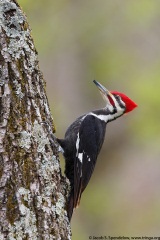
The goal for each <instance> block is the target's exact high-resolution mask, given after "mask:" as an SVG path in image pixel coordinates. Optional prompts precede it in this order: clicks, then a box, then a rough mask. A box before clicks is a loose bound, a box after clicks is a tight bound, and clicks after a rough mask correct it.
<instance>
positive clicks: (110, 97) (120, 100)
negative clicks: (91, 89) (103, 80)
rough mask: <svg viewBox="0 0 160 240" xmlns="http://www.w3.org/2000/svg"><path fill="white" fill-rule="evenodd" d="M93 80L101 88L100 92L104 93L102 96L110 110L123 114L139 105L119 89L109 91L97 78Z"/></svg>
mask: <svg viewBox="0 0 160 240" xmlns="http://www.w3.org/2000/svg"><path fill="white" fill-rule="evenodd" d="M93 82H94V83H95V84H96V86H97V87H98V89H99V90H100V93H101V94H102V97H103V99H104V100H105V102H106V104H107V106H106V107H107V108H108V109H109V110H111V111H112V110H116V112H117V113H119V114H120V115H123V114H124V113H128V112H130V111H132V110H133V109H134V108H136V107H137V104H136V103H135V102H133V101H132V100H131V99H130V98H129V97H127V96H126V95H125V94H123V93H120V92H117V91H108V90H107V89H106V88H105V87H104V86H102V84H100V83H99V82H97V81H96V80H93Z"/></svg>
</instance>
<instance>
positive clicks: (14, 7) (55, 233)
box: [0, 0, 71, 240]
mask: <svg viewBox="0 0 160 240" xmlns="http://www.w3.org/2000/svg"><path fill="white" fill-rule="evenodd" d="M42 37H43V36H42ZM42 121H47V122H48V123H49V125H50V126H51V128H52V130H53V131H54V126H53V121H52V116H51V113H50V109H49V106H48V100H47V97H46V92H45V83H44V79H43V75H42V73H41V72H40V70H39V65H38V60H37V52H36V49H35V47H34V43H33V40H32V38H31V35H30V28H29V25H28V23H27V21H26V17H25V15H24V14H23V12H22V10H21V9H20V7H19V5H18V3H17V2H16V0H0V239H1V240H2V239H12V240H13V239H19V240H20V239H32V240H36V239H45V240H46V239H56V240H58V239H70V235H71V232H70V224H69V222H68V217H67V212H66V210H65V205H66V201H67V195H68V191H69V187H68V186H69V183H68V181H66V178H65V177H63V176H62V175H61V170H60V165H59V159H58V154H57V148H56V145H54V146H51V144H50V139H49V135H48V134H49V132H48V128H46V127H45V125H43V124H41V122H42Z"/></svg>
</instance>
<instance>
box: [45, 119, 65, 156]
mask: <svg viewBox="0 0 160 240" xmlns="http://www.w3.org/2000/svg"><path fill="white" fill-rule="evenodd" d="M41 124H44V125H45V126H46V129H47V132H48V138H49V141H50V144H51V148H52V150H53V149H54V148H56V149H57V150H58V152H61V153H62V154H63V153H64V150H63V148H62V147H61V145H60V144H59V141H58V138H57V137H56V136H55V135H54V134H53V132H52V129H51V126H50V125H49V123H48V122H47V121H46V122H45V121H44V122H41Z"/></svg>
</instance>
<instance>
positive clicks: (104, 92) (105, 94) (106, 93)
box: [93, 80, 113, 104]
mask: <svg viewBox="0 0 160 240" xmlns="http://www.w3.org/2000/svg"><path fill="white" fill-rule="evenodd" d="M93 82H94V83H95V84H96V86H97V87H98V89H99V91H100V93H101V95H102V97H103V99H104V100H105V101H106V102H107V103H108V104H110V101H109V98H108V96H110V97H111V98H113V95H112V93H111V92H110V91H108V90H107V89H106V88H105V87H104V86H103V85H102V84H100V83H99V82H97V81H96V80H93Z"/></svg>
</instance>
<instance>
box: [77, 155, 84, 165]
mask: <svg viewBox="0 0 160 240" xmlns="http://www.w3.org/2000/svg"><path fill="white" fill-rule="evenodd" d="M78 159H79V161H80V162H81V163H82V161H83V153H79V154H78Z"/></svg>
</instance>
